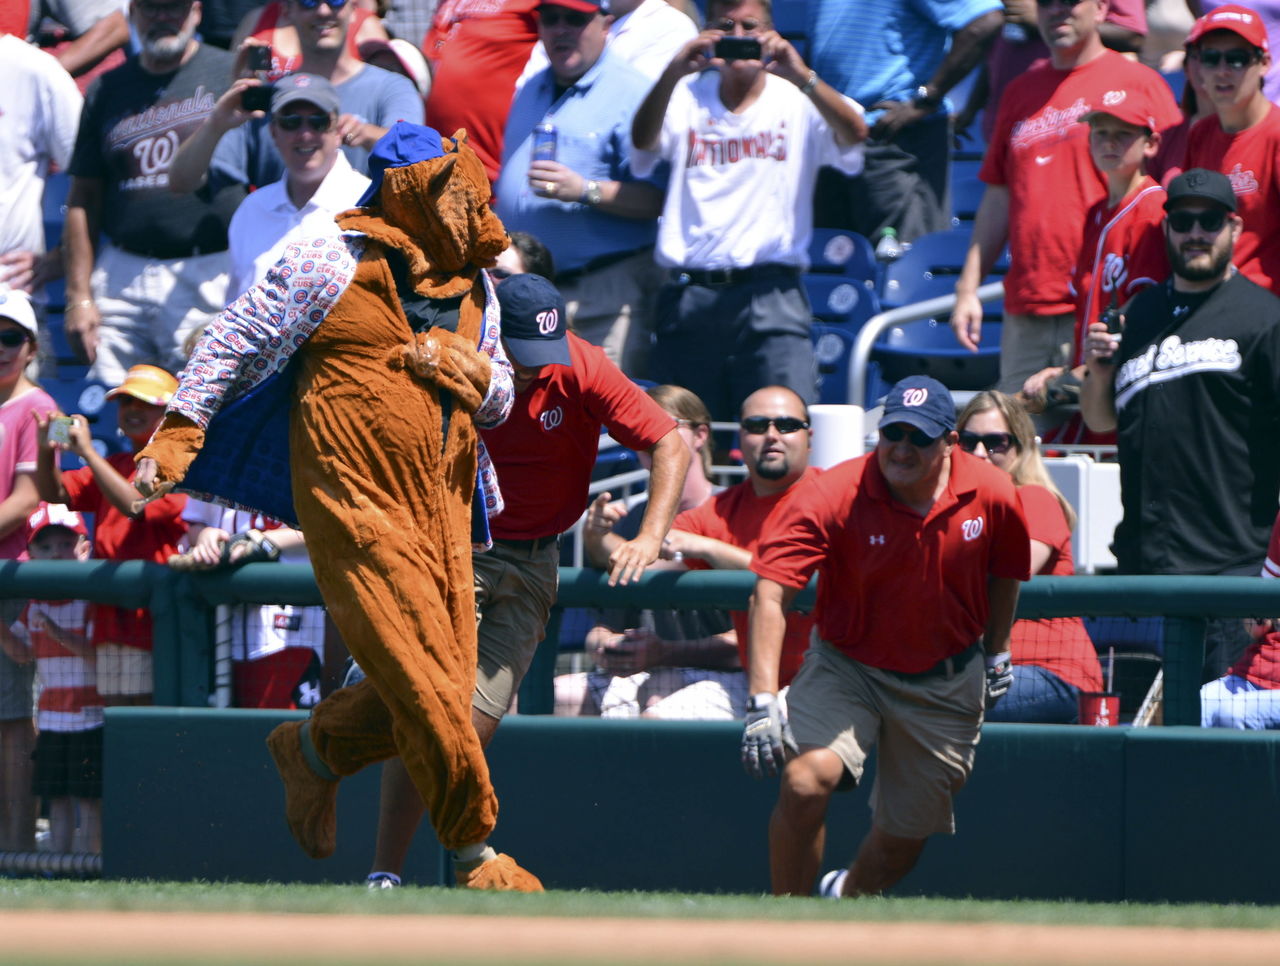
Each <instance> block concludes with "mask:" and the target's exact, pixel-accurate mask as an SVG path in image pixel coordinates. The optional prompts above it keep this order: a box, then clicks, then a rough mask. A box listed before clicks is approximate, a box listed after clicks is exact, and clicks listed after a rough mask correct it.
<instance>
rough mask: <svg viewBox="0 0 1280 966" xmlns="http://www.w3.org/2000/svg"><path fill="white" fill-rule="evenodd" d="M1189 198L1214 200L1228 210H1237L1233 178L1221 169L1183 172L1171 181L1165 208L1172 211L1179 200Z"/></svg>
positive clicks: (1195, 169)
mask: <svg viewBox="0 0 1280 966" xmlns="http://www.w3.org/2000/svg"><path fill="white" fill-rule="evenodd" d="M1189 199H1196V200H1198V201H1214V202H1217V203H1218V204H1220V205H1222V207H1223V208H1226V209H1227V211H1235V210H1236V193H1235V191H1233V190H1232V188H1231V179H1229V178H1228V177H1227V176H1226V175H1225V174H1223V173H1222V172H1221V171H1207V170H1205V169H1204V168H1192V169H1191V170H1190V171H1184V172H1182V174H1180V175H1178V176H1177V177H1176V178H1174V179H1173V180H1172V181H1170V182H1169V197H1168V198H1167V199H1166V200H1165V203H1164V210H1165V211H1172V210H1173V208H1174V206H1175V205H1177V203H1178V202H1180V201H1187V200H1189Z"/></svg>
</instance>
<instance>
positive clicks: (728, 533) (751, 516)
mask: <svg viewBox="0 0 1280 966" xmlns="http://www.w3.org/2000/svg"><path fill="white" fill-rule="evenodd" d="M821 472H822V471H821V470H820V469H818V468H817V467H815V466H811V467H809V469H807V470H805V473H804V475H803V476H802V477H800V479H799V480H797V481H796V482H795V483H794V484H792V485H791V486H790V487H788V488H787V489H785V490H783V491H782V492H781V493H774V494H771V495H769V496H756V492H755V490H754V489H752V487H751V481H750V480H745V481H743V482H742V483H738V484H736V485H734V486H731V487H729V488H728V489H727V490H721V491H720V492H719V493H717V494H716V495H715V496H713V497H712V498H711V499H709V500H707V502H705V503H703V504H702V505H700V506H696V507H694V508H693V509H692V510H685V511H684V512H683V513H681V514H680V515H679V516H677V517H676V520H675V523H673V524H672V525H671V527H672V529H673V530H684V531H686V532H688V533H697V534H700V535H701V536H704V537H711V538H712V539H713V540H719V541H720V542H722V543H727V544H730V545H731V546H734V547H741V548H742V549H743V550H748V551H750V552H752V553H754V552H755V549H756V545H757V544H758V543H759V542H760V534H761V532H762V530H763V529H764V525H765V520H767V519H768V517H769V514H770V513H772V512H773V510H774V508H775V507H778V506H782V505H785V503H786V501H787V500H788V498H789V497H790V496H791V494H792V493H794V492H795V491H796V487H798V486H799V485H800V484H801V483H802V482H804V481H805V480H809V479H812V478H813V477H815V476H817V475H818V474H819V473H821ZM684 562H685V564H686V566H688V568H689V569H690V570H710V569H711V566H710V565H709V564H708V563H707V562H706V561H705V560H699V559H698V558H696V557H685V560H684ZM732 617H733V629H734V630H735V631H736V632H737V635H738V658H739V660H741V661H742V666H743V667H744V668H746V667H747V666H748V664H747V656H748V655H749V654H750V651H749V650H748V644H749V641H750V620H749V616H748V613H747V611H744V610H735V611H733V612H732ZM812 630H813V615H812V614H802V613H800V612H799V611H794V610H793V611H788V612H787V631H786V635H785V636H784V637H783V639H782V660H781V661H780V662H779V668H778V684H779V686H780V687H786V686H787V685H788V684H790V683H791V679H792V678H793V677H795V676H796V672H797V671H799V670H800V665H801V664H802V663H803V662H804V652H805V651H806V650H808V648H809V632H810V631H812Z"/></svg>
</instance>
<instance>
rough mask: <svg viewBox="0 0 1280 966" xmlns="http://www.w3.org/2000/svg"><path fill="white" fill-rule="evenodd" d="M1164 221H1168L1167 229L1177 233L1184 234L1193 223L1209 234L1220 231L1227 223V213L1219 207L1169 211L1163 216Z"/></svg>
mask: <svg viewBox="0 0 1280 966" xmlns="http://www.w3.org/2000/svg"><path fill="white" fill-rule="evenodd" d="M1165 221H1167V222H1168V223H1169V229H1170V230H1171V231H1176V232H1177V233H1178V234H1179V235H1185V234H1186V233H1187V232H1189V231H1190V230H1191V229H1192V227H1193V226H1195V225H1199V226H1200V227H1201V228H1202V229H1203V230H1204V231H1207V232H1209V233H1210V234H1217V233H1218V232H1220V231H1222V226H1223V225H1225V224H1226V223H1227V213H1226V212H1225V211H1222V210H1220V209H1219V210H1210V211H1171V212H1169V214H1168V215H1166V216H1165Z"/></svg>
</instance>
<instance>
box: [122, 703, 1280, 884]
mask: <svg viewBox="0 0 1280 966" xmlns="http://www.w3.org/2000/svg"><path fill="white" fill-rule="evenodd" d="M296 716H297V715H296V713H294V714H290V713H288V712H265V711H229V712H228V711H223V712H219V711H207V710H173V709H160V708H136V709H135V708H113V709H109V710H108V712H107V746H106V747H107V762H106V787H105V789H104V801H105V816H104V821H105V826H106V827H105V846H104V852H103V864H104V874H105V875H107V876H109V877H113V878H135V877H144V878H145V877H150V878H160V879H169V878H177V879H192V878H211V879H240V880H249V881H257V880H266V879H274V880H284V881H300V882H318V881H336V882H341V881H350V882H359V880H360V879H362V878H363V876H364V874H365V872H367V871H368V862H369V859H370V856H371V854H372V848H373V835H374V825H375V822H376V794H377V769H376V768H371V769H367V770H366V771H365V772H363V773H361V774H360V775H358V776H355V777H354V778H351V779H347V780H346V781H345V782H344V783H343V789H342V793H341V796H340V803H339V822H340V825H339V847H338V852H337V853H336V854H335V855H334V856H333V857H332V858H330V859H327V860H324V861H313V860H311V859H308V858H306V857H305V856H303V854H302V853H301V852H300V851H299V850H298V848H297V847H296V846H295V845H294V843H293V841H292V839H291V838H290V837H289V833H288V830H287V829H286V827H285V824H284V819H283V815H282V806H283V795H282V792H281V788H280V785H279V783H278V780H277V778H276V776H275V773H274V770H273V768H272V766H271V763H270V760H269V757H268V755H267V753H266V750H265V748H264V746H263V744H262V739H263V737H264V736H265V735H266V733H267V732H268V731H269V730H270V729H271V728H272V727H274V725H275V724H276V723H277V722H279V721H282V720H285V719H286V718H288V717H296ZM740 734H741V729H740V726H739V725H737V724H735V723H732V722H724V723H676V722H618V721H600V720H588V719H555V718H544V717H527V716H515V717H510V718H508V719H507V721H506V722H504V723H503V725H502V727H501V728H500V729H499V731H498V735H497V737H496V739H495V740H494V742H493V745H492V746H491V748H490V758H491V761H492V766H493V775H494V780H495V783H496V785H497V788H498V792H499V795H500V797H501V802H502V807H501V814H500V816H499V827H498V831H497V834H496V835H495V836H494V839H493V842H494V844H495V845H496V846H497V847H498V848H499V849H501V850H504V851H509V852H511V853H512V854H514V855H516V856H518V857H519V859H520V861H521V862H522V863H526V864H527V865H528V867H529V868H531V869H533V870H534V871H535V872H537V873H538V874H539V875H540V876H542V878H543V880H544V881H545V882H546V883H547V884H548V885H549V886H552V887H557V888H603V889H645V890H651V889H662V890H665V889H674V890H681V891H712V892H745V893H761V892H765V891H766V890H767V889H768V862H767V853H766V848H767V846H766V823H767V821H768V816H769V812H770V810H771V809H772V807H773V801H774V796H775V794H776V787H777V786H776V783H775V782H755V781H752V780H750V779H748V778H747V777H746V776H745V775H744V774H743V773H742V770H741V767H740V765H739V764H738V752H737V745H738V739H739V736H740ZM1132 734H1134V733H1133V732H1129V731H1127V730H1125V729H1089V728H1054V727H1048V726H1017V725H993V726H990V727H989V728H988V729H987V730H986V733H985V734H984V736H983V739H982V744H981V746H980V747H979V750H978V759H977V767H976V769H975V773H974V776H973V779H972V780H971V782H970V783H969V786H968V787H967V788H966V789H965V790H964V791H963V792H962V793H961V795H960V798H959V802H958V807H957V823H958V826H959V833H958V834H957V835H956V836H955V837H954V838H935V839H934V840H933V841H931V842H930V844H929V847H928V849H926V851H925V855H924V858H923V859H922V861H921V864H920V866H919V867H918V868H917V870H916V871H915V872H914V873H913V874H912V875H911V876H910V877H909V878H908V879H907V880H906V881H905V882H904V883H903V885H902V886H901V887H900V888H899V890H898V893H899V894H913V893H928V894H939V895H953V896H966V895H974V896H983V897H997V898H998V897H1015V896H1023V897H1036V898H1054V897H1064V898H1076V899H1097V900H1116V899H1122V898H1125V897H1126V877H1127V876H1128V875H1130V874H1131V873H1130V872H1129V871H1128V870H1126V868H1125V865H1124V862H1125V857H1126V855H1128V854H1129V852H1127V851H1126V847H1125V841H1126V834H1128V835H1132V834H1133V832H1132V831H1130V832H1128V833H1127V832H1126V822H1125V816H1126V814H1127V813H1126V801H1127V798H1128V796H1126V793H1125V781H1126V773H1127V770H1126V764H1125V755H1126V750H1127V749H1128V748H1131V747H1133V746H1134V745H1135V742H1134V741H1132V740H1131V739H1130V736H1131V735H1132ZM1195 734H1196V733H1193V734H1192V735H1190V736H1184V737H1180V738H1179V740H1178V741H1177V742H1175V745H1176V746H1177V747H1176V749H1175V750H1176V753H1177V755H1179V756H1181V755H1183V754H1184V752H1183V751H1182V750H1181V749H1182V748H1183V747H1184V746H1186V747H1192V746H1195V745H1196V743H1197V742H1196V741H1195ZM1143 737H1144V738H1146V737H1147V736H1146V735H1143ZM1262 737H1265V736H1262ZM1271 747H1272V750H1273V753H1274V749H1275V747H1276V746H1275V745H1274V744H1273V745H1272V746H1271ZM1207 757H1208V758H1209V759H1210V760H1209V761H1208V762H1207V763H1206V765H1205V767H1204V768H1203V769H1202V773H1201V774H1200V776H1199V779H1200V780H1199V782H1198V783H1197V784H1196V785H1194V786H1191V787H1192V789H1193V791H1194V796H1193V797H1194V798H1195V799H1196V800H1197V801H1198V802H1199V806H1198V809H1196V808H1191V809H1189V810H1188V816H1203V815H1205V814H1207V813H1208V812H1209V810H1210V809H1211V807H1213V806H1214V805H1215V804H1216V803H1219V802H1220V801H1221V797H1220V794H1219V793H1218V792H1217V791H1216V788H1217V787H1218V783H1219V782H1220V781H1222V780H1225V778H1226V777H1227V776H1225V775H1221V774H1218V770H1217V769H1216V768H1215V767H1214V766H1213V764H1212V760H1213V756H1207ZM1223 760H1229V761H1230V762H1231V763H1232V765H1233V766H1234V765H1236V764H1238V760H1237V759H1236V758H1234V757H1230V756H1228V757H1226V758H1224V759H1223ZM868 777H870V776H868ZM1167 786H1168V783H1167V782H1166V783H1164V784H1163V785H1162V784H1159V783H1157V784H1156V785H1155V786H1153V787H1154V788H1156V789H1158V790H1157V791H1156V792H1153V794H1152V795H1150V796H1148V797H1147V804H1146V806H1145V807H1144V808H1143V809H1139V810H1138V811H1137V812H1136V813H1135V815H1136V821H1137V822H1138V825H1139V827H1140V828H1144V827H1145V825H1146V824H1149V823H1150V822H1151V815H1152V814H1153V812H1154V810H1157V809H1159V808H1161V807H1163V806H1162V803H1161V801H1160V799H1159V798H1158V797H1157V796H1158V795H1160V794H1163V793H1164V792H1165V791H1166V790H1167ZM867 787H869V786H864V788H862V789H859V790H857V791H855V792H852V793H849V794H847V795H841V796H839V797H838V800H837V802H836V804H835V805H834V806H833V809H832V813H831V822H830V823H829V837H828V863H827V864H828V865H836V864H842V863H844V862H846V861H847V860H848V859H849V857H850V856H851V855H852V854H853V850H854V848H855V847H856V845H857V842H858V840H859V839H860V838H861V836H862V835H863V834H864V833H865V831H866V829H867V827H868V824H869V820H870V819H869V813H868V810H867V805H866V802H867V790H866V788H867ZM1183 794H1184V795H1185V794H1187V791H1186V789H1185V788H1184V789H1183ZM1184 819H1185V817H1183V816H1179V817H1178V819H1177V821H1179V822H1181V821H1183V820H1184ZM1197 821H1203V818H1197ZM1129 828H1132V825H1131V826H1129ZM1251 845H1258V846H1259V847H1258V848H1257V849H1256V850H1255V851H1254V852H1253V853H1252V855H1251V857H1250V858H1248V859H1247V861H1257V862H1261V861H1262V860H1263V859H1264V858H1266V857H1270V859H1271V860H1274V858H1275V857H1276V855H1277V851H1278V850H1277V849H1276V848H1274V847H1271V848H1270V850H1269V851H1268V847H1269V846H1270V845H1271V843H1270V842H1267V841H1263V842H1261V843H1251ZM1130 851H1132V850H1130ZM1185 858H1186V857H1185V856H1184V855H1183V854H1182V853H1181V852H1180V851H1179V850H1171V851H1170V852H1169V853H1168V854H1167V856H1166V858H1165V859H1164V861H1165V862H1166V863H1174V862H1180V861H1183V860H1184V859H1185ZM1217 858H1218V857H1217V856H1216V855H1213V856H1208V855H1202V856H1197V857H1195V860H1196V862H1197V863H1199V865H1198V867H1199V868H1204V869H1208V868H1210V867H1213V868H1217ZM1210 860H1212V862H1210ZM1157 864H1158V863H1157ZM1260 868H1261V866H1260ZM409 879H410V881H412V882H415V883H419V884H435V883H437V882H439V881H441V866H440V855H439V851H438V849H437V848H436V846H435V843H434V839H433V838H432V837H431V836H430V834H429V833H425V832H424V833H423V834H422V835H420V836H419V839H418V841H417V842H416V843H415V846H414V854H413V856H412V857H411V860H410V876H409ZM1151 879H1152V883H1153V886H1156V887H1158V885H1159V881H1160V876H1159V875H1158V874H1155V873H1154V872H1153V874H1152V876H1151ZM1170 879H1171V881H1176V877H1174V876H1172V875H1170ZM1199 885H1200V888H1201V890H1202V894H1201V895H1200V898H1202V899H1211V898H1213V896H1214V890H1215V889H1216V888H1218V887H1219V886H1220V885H1221V883H1219V882H1218V877H1215V876H1210V875H1204V876H1202V877H1201V878H1200V880H1199ZM1271 889H1272V893H1273V894H1272V896H1271V899H1270V901H1277V900H1280V894H1277V893H1280V885H1277V884H1275V883H1273V884H1272V885H1271ZM1259 901H1262V900H1261V897H1260V899H1259Z"/></svg>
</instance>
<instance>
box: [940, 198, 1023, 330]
mask: <svg viewBox="0 0 1280 966" xmlns="http://www.w3.org/2000/svg"><path fill="white" fill-rule="evenodd" d="M1008 240H1009V189H1008V187H1007V186H1005V185H995V184H989V185H987V190H986V191H985V192H983V195H982V204H980V205H978V213H977V214H976V215H975V216H974V219H973V234H972V235H971V236H970V237H969V250H968V252H966V253H965V258H964V268H962V269H961V270H960V278H959V279H958V280H957V281H956V306H955V308H954V309H952V311H951V330H952V331H953V332H954V333H955V334H956V341H957V342H959V343H960V344H961V345H962V346H964V347H965V348H966V349H968V350H969V351H970V352H977V351H978V340H979V339H980V338H981V337H982V303H981V302H980V301H979V300H978V287H979V286H980V285H981V284H982V280H983V279H984V278H986V276H987V273H988V272H990V271H991V266H992V265H994V264H995V263H996V259H998V258H999V257H1000V252H1001V250H1002V249H1003V248H1004V245H1005V242H1006V241H1008Z"/></svg>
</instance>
